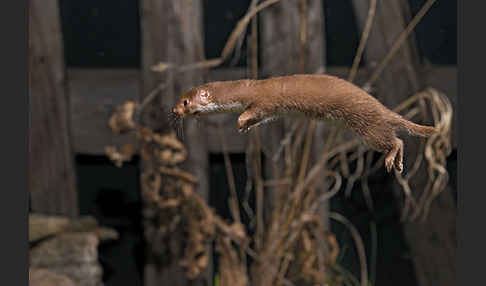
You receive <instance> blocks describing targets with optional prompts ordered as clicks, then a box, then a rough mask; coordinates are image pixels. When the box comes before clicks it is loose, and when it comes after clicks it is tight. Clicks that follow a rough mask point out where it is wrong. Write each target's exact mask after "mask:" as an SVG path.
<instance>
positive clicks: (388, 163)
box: [385, 156, 395, 173]
mask: <svg viewBox="0 0 486 286" xmlns="http://www.w3.org/2000/svg"><path fill="white" fill-rule="evenodd" d="M394 162H395V157H394V156H387V157H386V158H385V168H386V171H387V172H388V173H390V172H391V170H392V168H393V163H394Z"/></svg>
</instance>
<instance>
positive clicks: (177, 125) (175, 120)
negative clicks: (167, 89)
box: [168, 111, 184, 140]
mask: <svg viewBox="0 0 486 286" xmlns="http://www.w3.org/2000/svg"><path fill="white" fill-rule="evenodd" d="M168 117H169V122H170V125H171V127H172V128H173V129H174V130H175V132H176V135H177V137H178V138H181V139H182V140H184V118H182V117H181V116H179V115H177V113H175V112H172V111H169V112H168Z"/></svg>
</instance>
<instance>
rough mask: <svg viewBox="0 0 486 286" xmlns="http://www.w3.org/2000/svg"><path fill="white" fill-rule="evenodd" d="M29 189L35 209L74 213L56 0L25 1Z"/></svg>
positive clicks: (70, 152)
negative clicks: (28, 110) (27, 70)
mask: <svg viewBox="0 0 486 286" xmlns="http://www.w3.org/2000/svg"><path fill="white" fill-rule="evenodd" d="M29 10H30V11H29V15H30V16H29V59H30V60H29V84H30V114H31V118H30V128H29V190H30V195H31V208H32V211H33V212H41V213H45V214H57V215H67V216H71V217H74V216H76V215H78V198H77V190H76V176H75V171H74V162H73V161H74V160H73V153H72V149H71V141H70V132H69V126H70V125H69V123H68V118H69V117H68V116H69V110H68V93H67V91H66V86H65V66H64V56H63V47H62V33H61V27H60V15H59V13H60V11H59V6H58V1H57V0H31V1H29Z"/></svg>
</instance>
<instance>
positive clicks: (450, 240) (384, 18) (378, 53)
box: [353, 0, 456, 286]
mask: <svg viewBox="0 0 486 286" xmlns="http://www.w3.org/2000/svg"><path fill="white" fill-rule="evenodd" d="M368 4H369V3H368V1H361V0H353V5H354V7H355V14H356V16H357V19H358V23H359V25H360V27H363V26H364V22H365V19H366V15H367V13H368ZM410 19H411V15H410V12H409V7H408V3H407V2H406V1H401V0H387V1H378V5H377V10H376V16H375V24H374V26H373V29H372V32H371V33H370V37H369V40H368V46H367V48H366V51H365V58H366V61H367V64H368V66H373V65H374V63H378V62H379V61H380V60H381V59H382V58H384V56H385V55H386V53H387V52H388V51H389V50H390V49H391V46H392V44H393V42H394V41H395V40H396V39H397V37H398V35H399V34H400V33H401V32H402V31H403V30H404V28H405V26H406V24H407V23H408V22H409V21H410ZM419 62H420V61H419V58H418V53H417V51H416V44H415V42H414V37H413V35H411V37H409V38H408V40H407V41H406V42H405V44H404V45H403V46H402V47H401V49H400V50H399V51H398V53H397V54H396V55H395V56H394V57H393V59H392V60H391V61H390V62H389V64H388V66H387V67H386V68H385V70H384V71H383V73H382V76H381V77H380V79H379V80H378V82H377V85H376V87H377V94H378V98H380V99H381V100H382V101H383V102H384V104H385V105H387V106H396V105H397V104H398V103H400V102H401V101H403V100H405V99H406V98H407V97H408V96H410V95H411V94H413V93H415V92H416V91H418V90H420V89H421V88H423V87H424V86H425V85H426V82H425V80H424V76H423V75H422V74H420V73H419V66H418V63H419ZM403 139H404V143H405V155H404V156H405V158H414V157H415V154H416V153H417V152H418V150H419V149H418V140H417V139H415V138H408V137H407V138H403ZM405 160H406V159H405ZM412 163H413V162H411V160H406V162H405V170H407V169H408V168H409V167H410V166H411V164H412ZM424 169H425V168H424V167H422V168H421V169H419V171H418V173H417V174H418V175H417V176H416V177H415V178H414V179H413V182H412V186H413V187H412V192H413V194H414V196H416V197H418V196H419V195H420V192H421V190H423V187H424V185H425V182H426V177H425V176H426V175H425V174H427V173H426V170H424ZM421 174H423V175H421ZM391 187H392V188H393V189H394V190H395V192H394V193H396V194H398V196H397V199H400V196H401V195H400V194H401V192H402V191H401V189H400V187H398V185H397V184H396V182H393V183H392V185H391ZM455 214H456V207H455V204H454V201H453V196H452V192H451V190H450V188H447V189H446V190H445V191H444V193H443V194H441V196H440V199H438V200H436V201H434V202H433V203H432V205H431V208H430V212H429V217H428V219H427V221H426V222H425V223H423V224H421V223H420V222H412V223H404V225H403V229H404V233H405V238H406V240H407V244H408V246H409V248H410V251H411V255H410V256H411V259H412V261H413V265H414V268H415V274H416V278H417V282H418V285H420V286H429V285H445V286H448V285H455V281H456V272H455V245H456V242H455V228H456V223H455ZM444 218H446V220H445V221H444ZM434 237H436V238H439V237H440V240H439V239H433V238H434Z"/></svg>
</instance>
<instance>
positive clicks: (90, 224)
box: [29, 214, 119, 242]
mask: <svg viewBox="0 0 486 286" xmlns="http://www.w3.org/2000/svg"><path fill="white" fill-rule="evenodd" d="M66 232H92V233H94V234H96V235H97V236H98V238H99V239H100V240H102V241H105V240H115V239H118V237H119V235H118V232H117V231H116V230H114V229H111V228H107V227H100V226H99V225H98V222H97V221H96V219H95V218H94V217H91V216H83V217H79V218H76V219H69V218H67V217H62V216H47V215H42V214H30V215H29V242H35V241H38V240H40V239H43V238H46V237H49V236H52V235H56V234H59V233H66Z"/></svg>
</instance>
